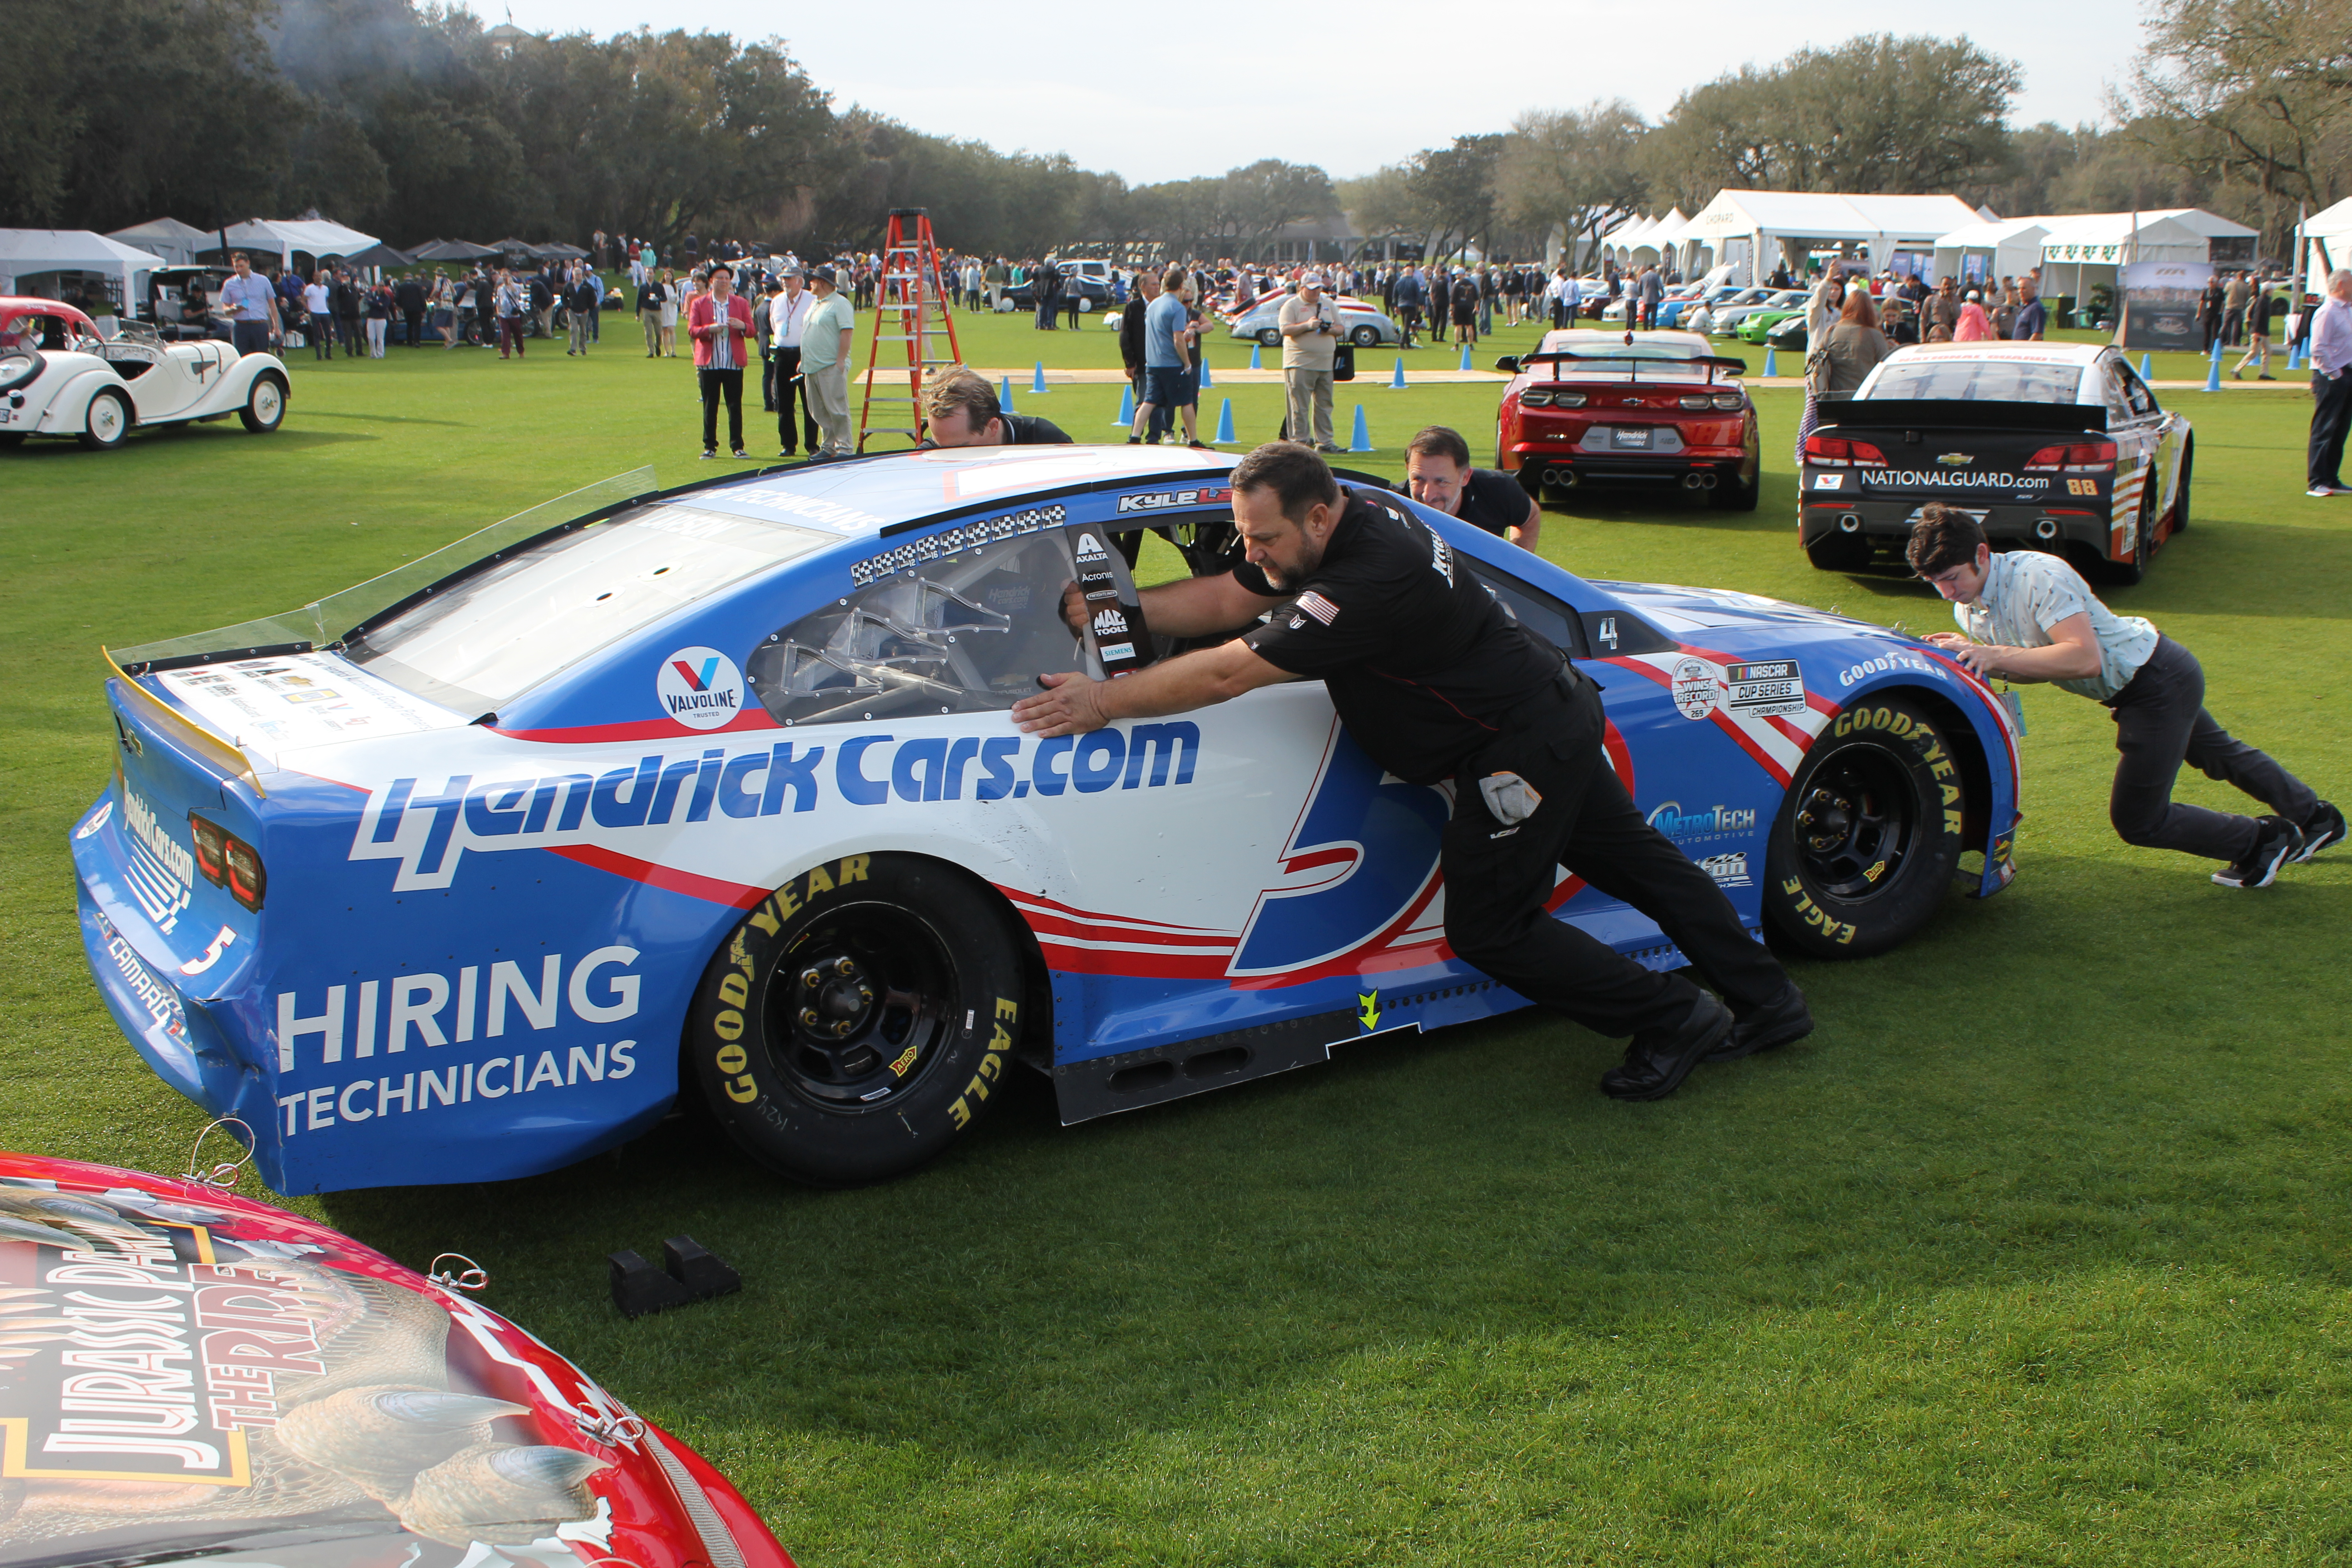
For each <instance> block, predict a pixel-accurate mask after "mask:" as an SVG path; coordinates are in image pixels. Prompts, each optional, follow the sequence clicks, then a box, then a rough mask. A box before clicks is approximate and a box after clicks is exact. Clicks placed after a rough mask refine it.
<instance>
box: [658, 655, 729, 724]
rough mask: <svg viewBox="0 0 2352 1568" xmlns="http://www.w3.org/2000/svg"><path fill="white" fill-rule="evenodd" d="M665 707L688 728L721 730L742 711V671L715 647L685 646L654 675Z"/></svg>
mask: <svg viewBox="0 0 2352 1568" xmlns="http://www.w3.org/2000/svg"><path fill="white" fill-rule="evenodd" d="M654 690H655V692H656V694H657V695H658V696H659V697H660V699H661V705H662V711H663V712H664V713H666V714H667V715H668V716H669V717H670V718H672V719H675V720H676V721H677V722H679V723H681V724H683V725H685V726H686V727H687V728H688V729H689V730H718V729H722V728H724V727H725V726H727V725H729V724H731V723H733V722H734V721H735V717H736V715H738V714H739V713H740V712H742V711H743V672H742V671H741V670H740V669H738V668H735V661H734V660H733V659H731V658H728V657H727V656H726V655H725V654H723V653H720V652H719V650H718V649H717V648H715V647H682V648H680V649H678V650H677V652H676V653H674V654H672V655H670V656H669V657H668V658H666V659H664V660H662V666H661V668H660V669H659V670H658V671H656V673H655V676H654Z"/></svg>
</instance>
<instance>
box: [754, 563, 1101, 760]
mask: <svg viewBox="0 0 2352 1568" xmlns="http://www.w3.org/2000/svg"><path fill="white" fill-rule="evenodd" d="M1075 577H1076V563H1075V562H1074V560H1073V558H1072V555H1071V551H1070V543H1069V541H1068V539H1067V538H1066V536H1065V534H1064V533H1063V531H1061V530H1059V529H1051V530H1047V531H1044V532H1039V533H1033V534H1029V535H1026V536H1024V537H1022V538H1018V539H1008V540H1002V541H999V542H994V543H992V544H986V545H982V546H980V547H978V548H976V549H972V550H966V551H962V552H959V553H957V554H954V555H949V556H943V557H941V558H940V559H938V560H935V561H926V562H923V563H919V564H918V565H915V566H911V567H909V568H908V569H907V570H905V571H902V572H898V573H894V574H891V575H890V576H887V577H885V578H883V579H882V580H881V581H879V582H877V583H874V584H870V585H869V586H867V587H865V588H861V589H859V590H857V591H856V593H854V594H852V595H849V596H848V597H846V598H844V599H837V600H835V601H834V602H832V603H830V604H828V605H824V607H823V608H821V609H819V610H816V611H815V612H814V613H812V614H810V615H807V616H803V617H802V618H801V619H799V620H797V621H795V622H793V624H792V625H791V626H786V627H784V628H782V630H780V631H778V632H776V633H774V634H773V635H772V636H771V637H769V638H768V639H767V640H766V641H765V642H763V643H761V645H760V647H758V649H757V650H755V651H754V652H753V653H752V655H751V659H750V660H749V661H748V664H747V668H746V673H747V674H748V676H749V677H750V679H751V689H752V690H754V691H755V692H757V693H758V694H759V697H760V700H761V703H762V704H763V705H764V706H765V707H766V708H767V710H768V714H769V716H770V717H771V718H772V719H774V720H775V721H777V722H778V723H780V724H787V725H800V724H825V723H835V722H840V721H866V720H869V719H887V718H896V717H898V716H900V715H914V714H919V713H974V712H985V711H989V710H1001V709H1005V708H1010V707H1012V706H1013V703H1014V702H1016V701H1018V700H1020V699H1022V698H1023V697H1025V696H1027V695H1028V694H1029V693H1031V692H1033V691H1034V690H1036V689H1037V677H1038V676H1039V675H1040V674H1042V673H1045V672H1048V671H1052V670H1059V669H1069V668H1084V669H1085V670H1086V672H1087V674H1088V675H1089V676H1093V677H1095V678H1097V679H1099V678H1100V677H1101V674H1102V671H1101V668H1100V665H1099V662H1098V661H1097V659H1096V658H1095V657H1094V654H1093V650H1092V649H1091V648H1090V647H1085V646H1084V645H1083V644H1082V643H1081V641H1080V639H1079V638H1078V637H1076V634H1074V633H1073V632H1072V631H1071V630H1070V628H1069V626H1067V625H1066V624H1065V623H1064V621H1063V619H1062V613H1061V605H1062V590H1063V588H1064V586H1065V585H1066V584H1068V583H1070V582H1071V581H1072V580H1073V579H1074V578H1075Z"/></svg>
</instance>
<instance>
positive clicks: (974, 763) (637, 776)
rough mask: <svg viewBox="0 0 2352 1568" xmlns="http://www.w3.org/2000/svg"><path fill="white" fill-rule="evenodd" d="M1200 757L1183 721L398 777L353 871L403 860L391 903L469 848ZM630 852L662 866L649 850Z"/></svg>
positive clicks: (1030, 783) (1073, 776) (714, 822)
mask: <svg viewBox="0 0 2352 1568" xmlns="http://www.w3.org/2000/svg"><path fill="white" fill-rule="evenodd" d="M990 717H991V718H993V717H994V716H993V715H991V716H990ZM1200 756H1201V727H1200V726H1199V725H1197V724H1195V723H1193V722H1192V721H1190V720H1182V719H1178V720H1171V721H1166V722H1162V723H1156V724H1136V725H1132V726H1129V727H1128V728H1126V729H1120V728H1118V727H1117V726H1113V727H1110V728H1107V729H1101V730H1097V731H1094V732H1093V733H1091V734H1088V735H1083V736H1077V735H1063V736H1060V737H1058V738H1056V739H1054V740H1050V741H1040V742H1032V741H1030V740H1029V738H1028V737H1025V736H1023V735H1018V734H1013V735H1003V734H992V735H988V736H985V737H982V736H980V735H955V736H949V735H926V736H908V737H906V738H905V739H900V738H898V736H895V735H890V734H860V735H851V736H848V737H847V738H845V739H843V740H841V741H839V742H835V743H834V744H831V745H816V746H806V745H802V744H800V743H799V742H793V741H785V742H775V743H772V744H769V745H763V746H761V747H758V748H757V749H755V750H750V751H742V752H729V751H727V750H726V749H724V748H722V747H718V746H713V747H710V748H709V749H708V750H706V751H703V752H700V753H699V754H696V753H692V752H689V753H688V754H687V755H685V756H682V757H673V756H670V755H667V754H666V753H662V752H655V753H653V754H651V755H647V756H641V757H638V758H636V759H635V760H634V761H632V762H628V763H624V764H623V765H622V766H619V767H616V768H612V769H609V770H606V771H604V772H601V773H600V772H595V771H593V764H592V768H591V771H587V772H582V773H557V774H554V775H551V776H542V777H520V778H501V779H495V780H492V781H490V782H488V783H480V784H478V783H476V782H475V778H474V775H473V774H471V773H457V774H453V775H450V776H448V777H447V778H446V782H444V783H443V784H441V786H440V787H439V788H438V789H434V788H432V787H431V786H430V785H428V784H425V781H424V780H422V779H417V778H398V779H394V780H393V781H392V782H391V783H390V784H384V785H379V786H377V787H375V788H373V789H372V790H371V791H370V792H369V796H368V804H367V807H366V809H365V810H364V811H363V812H362V814H361V816H360V826H359V831H358V832H357V833H355V834H354V835H353V836H352V848H351V855H350V858H352V859H353V860H397V861H399V862H400V870H399V872H398V874H397V875H396V876H394V879H393V884H392V885H393V890H394V891H395V892H407V891H410V890H411V889H420V888H446V887H447V886H448V885H449V883H450V879H452V878H454V877H455V876H456V875H457V866H458V863H459V861H460V860H461V859H462V858H463V857H464V854H465V852H466V851H467V850H468V849H473V850H481V851H490V850H500V849H551V848H556V847H562V846H568V845H573V844H598V843H612V842H614V841H615V837H616V835H622V834H634V833H635V832H637V831H639V830H644V829H653V828H664V829H667V830H669V832H671V833H676V832H677V831H679V830H680V829H682V828H686V827H688V826H693V825H696V824H704V823H708V824H710V825H711V828H710V829H706V831H709V830H723V825H724V824H725V823H727V822H729V821H730V820H738V821H748V820H750V819H752V818H755V817H766V816H780V815H782V812H783V811H784V810H785V804H786V802H787V801H789V802H790V803H791V809H792V810H793V811H794V812H795V813H797V812H803V811H814V810H815V809H817V806H818V805H819V803H820V802H822V801H824V797H825V792H826V787H827V784H830V785H831V788H832V792H833V794H834V795H836V796H837V797H838V798H839V799H840V800H841V801H842V802H843V803H845V804H846V805H860V806H866V805H887V804H888V803H890V802H892V801H894V800H895V801H899V802H904V803H908V804H911V805H924V804H929V803H934V802H939V801H950V800H973V801H995V800H1020V799H1024V798H1025V797H1027V796H1028V795H1032V794H1035V795H1046V796H1057V795H1066V794H1073V793H1075V794H1077V795H1095V794H1099V793H1101V792H1103V791H1106V790H1129V789H1158V788H1161V787H1164V786H1168V785H1174V784H1191V783H1192V774H1193V770H1194V769H1195V768H1196V767H1197V766H1198V764H1199V762H1200ZM604 760H611V758H610V753H606V754H605V757H604ZM967 792H969V793H967ZM635 852H636V853H638V854H639V855H641V856H644V857H646V858H657V855H658V850H657V847H656V846H651V845H648V846H646V847H643V848H641V849H637V850H636V851H635Z"/></svg>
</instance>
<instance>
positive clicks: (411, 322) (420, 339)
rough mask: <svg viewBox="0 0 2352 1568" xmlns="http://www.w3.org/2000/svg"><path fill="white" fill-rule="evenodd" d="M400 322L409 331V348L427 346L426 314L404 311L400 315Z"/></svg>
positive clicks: (416, 311) (419, 311) (418, 311)
mask: <svg viewBox="0 0 2352 1568" xmlns="http://www.w3.org/2000/svg"><path fill="white" fill-rule="evenodd" d="M400 320H401V323H402V324H403V325H404V326H405V327H406V328H407V330H408V335H407V339H406V342H407V343H408V346H409V347H410V348H413V349H421V348H423V347H424V346H425V312H424V311H422V310H403V311H402V312H401V313H400Z"/></svg>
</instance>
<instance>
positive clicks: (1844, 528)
mask: <svg viewBox="0 0 2352 1568" xmlns="http://www.w3.org/2000/svg"><path fill="white" fill-rule="evenodd" d="M1838 531H1839V532H1840V533H1860V532H1861V531H1862V519H1861V518H1860V517H1858V516H1856V515H1855V514H1854V513H1853V512H1847V513H1846V514H1845V515H1844V516H1843V517H1842V518H1839V519H1838Z"/></svg>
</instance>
